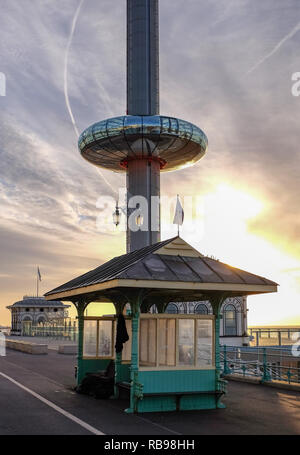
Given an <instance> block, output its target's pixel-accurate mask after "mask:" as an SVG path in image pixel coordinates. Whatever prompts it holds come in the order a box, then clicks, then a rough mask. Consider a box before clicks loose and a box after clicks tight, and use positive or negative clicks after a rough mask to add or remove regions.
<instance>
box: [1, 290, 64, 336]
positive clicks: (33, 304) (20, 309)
mask: <svg viewBox="0 0 300 455" xmlns="http://www.w3.org/2000/svg"><path fill="white" fill-rule="evenodd" d="M6 308H7V309H8V310H10V312H11V335H22V333H23V331H24V328H25V326H37V325H39V324H46V323H47V322H49V321H53V320H55V321H56V323H57V324H62V325H63V324H64V321H65V319H66V318H67V317H68V312H67V308H70V305H65V304H63V303H62V302H60V301H52V302H48V301H47V300H46V299H45V298H44V297H31V296H24V297H23V300H19V301H18V302H15V303H14V304H13V305H9V306H7V307H6Z"/></svg>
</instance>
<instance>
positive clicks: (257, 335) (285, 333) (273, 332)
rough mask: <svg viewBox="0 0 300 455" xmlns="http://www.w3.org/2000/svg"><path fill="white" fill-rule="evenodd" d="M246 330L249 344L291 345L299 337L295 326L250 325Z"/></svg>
mask: <svg viewBox="0 0 300 455" xmlns="http://www.w3.org/2000/svg"><path fill="white" fill-rule="evenodd" d="M248 332H249V335H250V345H251V346H291V345H293V344H294V343H295V340H297V339H298V338H299V337H300V328H297V327H295V328H292V327H290V328H285V327H278V328H274V327H262V328H259V327H252V328H249V329H248Z"/></svg>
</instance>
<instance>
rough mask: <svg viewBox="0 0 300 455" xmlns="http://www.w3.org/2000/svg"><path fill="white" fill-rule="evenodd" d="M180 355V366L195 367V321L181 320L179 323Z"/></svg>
mask: <svg viewBox="0 0 300 455" xmlns="http://www.w3.org/2000/svg"><path fill="white" fill-rule="evenodd" d="M178 323H179V327H178V353H179V359H178V360H179V365H194V363H195V352H194V351H195V349H194V333H195V332H194V328H195V321H194V320H193V319H179V321H178Z"/></svg>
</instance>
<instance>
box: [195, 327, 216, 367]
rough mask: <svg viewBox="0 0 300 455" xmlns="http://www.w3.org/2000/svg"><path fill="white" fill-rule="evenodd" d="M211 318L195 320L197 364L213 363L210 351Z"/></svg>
mask: <svg viewBox="0 0 300 455" xmlns="http://www.w3.org/2000/svg"><path fill="white" fill-rule="evenodd" d="M212 334H213V325H212V320H208V319H198V320H197V365H198V366H203V367H205V366H210V365H212V363H213V358H212V356H213V352H212V348H213V347H212Z"/></svg>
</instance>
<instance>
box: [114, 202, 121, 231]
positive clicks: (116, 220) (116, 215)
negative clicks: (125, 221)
mask: <svg viewBox="0 0 300 455" xmlns="http://www.w3.org/2000/svg"><path fill="white" fill-rule="evenodd" d="M120 219H121V213H120V209H119V207H118V203H117V204H116V210H115V212H114V213H113V222H114V224H115V225H116V227H117V226H119V224H120Z"/></svg>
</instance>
